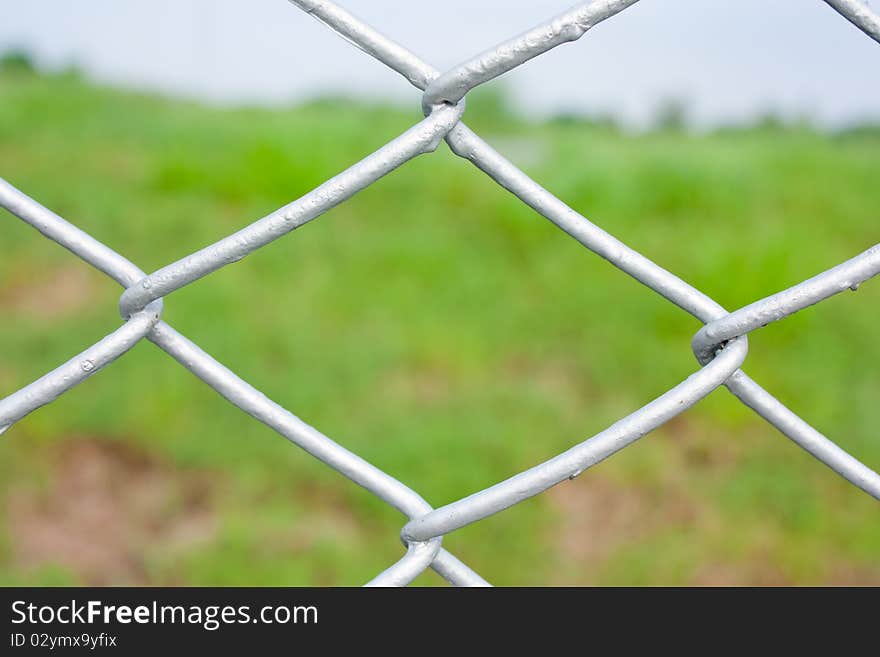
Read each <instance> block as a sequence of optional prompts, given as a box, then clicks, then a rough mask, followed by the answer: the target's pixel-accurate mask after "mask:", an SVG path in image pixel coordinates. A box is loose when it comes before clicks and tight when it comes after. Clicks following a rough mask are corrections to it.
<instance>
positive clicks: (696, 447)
mask: <svg viewBox="0 0 880 657" xmlns="http://www.w3.org/2000/svg"><path fill="white" fill-rule="evenodd" d="M660 432H661V433H662V434H663V435H665V436H668V437H669V438H671V439H672V441H673V444H674V445H675V450H676V453H677V454H678V455H679V456H680V458H681V459H682V466H683V467H684V468H687V469H688V470H692V469H700V470H703V471H707V470H708V471H711V473H712V475H713V476H717V475H719V474H721V473H723V472H726V471H729V470H732V469H733V468H734V467H735V466H736V465H737V463H738V462H739V460H740V458H741V455H742V451H743V442H744V438H743V436H742V435H734V434H732V433H729V432H725V431H722V430H720V429H718V428H717V427H706V426H705V425H704V424H703V423H700V422H694V421H693V420H692V419H691V417H690V416H689V415H688V414H687V413H682V414H681V415H677V416H675V417H674V418H672V419H671V420H669V421H668V422H667V423H666V424H664V425H663V427H662V428H661V429H660ZM743 433H744V434H747V432H743Z"/></svg>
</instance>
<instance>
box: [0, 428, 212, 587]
mask: <svg viewBox="0 0 880 657" xmlns="http://www.w3.org/2000/svg"><path fill="white" fill-rule="evenodd" d="M51 459H52V466H51V472H50V474H49V479H48V484H47V486H46V487H44V488H38V487H36V486H34V485H30V486H29V487H27V488H21V489H17V490H13V491H11V492H10V494H9V496H8V497H7V504H8V513H7V518H8V519H9V535H10V541H11V547H12V558H13V560H14V563H15V565H16V567H17V568H18V569H20V570H22V571H25V572H26V571H28V570H33V569H35V568H38V567H41V566H45V565H49V564H54V565H60V566H62V567H64V568H65V569H67V570H69V571H70V572H72V573H73V574H75V575H76V576H77V577H78V578H79V579H80V580H82V581H83V582H84V583H85V584H90V585H98V586H99V585H108V584H117V585H121V584H144V583H148V582H149V575H148V562H149V558H150V555H151V554H161V555H162V556H163V559H167V558H168V557H169V555H170V556H173V555H175V554H182V553H185V552H188V551H189V550H191V549H193V548H196V547H198V546H199V545H202V544H204V543H205V542H207V541H209V540H210V539H211V538H212V537H213V536H214V535H215V533H216V530H217V522H216V519H215V513H214V501H213V498H214V497H215V491H216V483H215V478H213V477H209V476H208V475H207V474H206V473H204V472H193V471H190V470H184V469H181V468H177V467H175V466H172V465H169V464H166V463H163V462H161V461H159V460H158V459H156V458H154V457H152V456H150V455H148V454H146V453H144V452H143V451H140V450H138V449H136V448H134V447H131V446H129V445H126V444H123V443H121V442H118V441H107V440H97V439H92V438H79V439H70V440H67V441H65V442H64V443H63V444H62V445H60V446H59V447H58V448H57V449H56V451H55V453H53V454H52V457H51Z"/></svg>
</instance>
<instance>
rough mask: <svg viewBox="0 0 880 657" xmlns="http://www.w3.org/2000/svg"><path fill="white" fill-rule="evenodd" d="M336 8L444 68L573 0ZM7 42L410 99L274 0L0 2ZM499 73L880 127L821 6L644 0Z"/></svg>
mask: <svg viewBox="0 0 880 657" xmlns="http://www.w3.org/2000/svg"><path fill="white" fill-rule="evenodd" d="M876 2H877V0H874V6H875V8H876V6H877V5H876ZM339 3H340V4H341V5H342V6H344V7H346V8H347V9H349V10H350V11H352V12H353V13H355V14H357V15H359V16H361V17H362V18H365V19H367V20H368V21H369V22H371V23H372V24H373V25H374V26H375V27H377V28H378V29H380V30H381V31H383V32H385V33H386V34H388V35H389V36H391V37H393V38H396V39H398V40H399V41H401V42H402V43H403V44H404V45H407V46H408V47H409V48H410V49H411V50H413V51H415V52H416V53H418V54H419V55H421V56H423V57H424V58H425V59H427V60H428V61H430V62H431V63H433V64H434V65H435V66H437V67H438V68H441V69H443V68H446V67H449V66H452V65H454V64H456V63H458V62H459V61H461V60H462V59H464V58H466V57H468V56H470V55H472V54H474V53H476V52H479V51H481V50H484V49H485V48H487V47H489V46H491V45H493V44H494V43H496V42H498V41H500V40H502V39H504V38H507V37H509V36H512V35H514V34H516V33H518V32H521V31H523V30H525V29H527V28H529V27H531V26H532V25H534V24H535V23H537V22H540V21H541V20H542V19H543V18H545V17H548V16H551V15H553V14H556V13H558V12H560V11H562V10H564V9H566V8H567V7H569V6H570V5H572V4H573V0H532V1H529V0H408V1H401V0H398V1H394V0H339ZM14 46H20V47H21V46H23V47H25V48H26V49H28V50H30V51H31V52H33V53H34V54H35V55H36V56H37V57H38V59H39V61H40V62H41V63H43V64H45V65H47V66H53V67H54V66H63V65H65V64H69V63H71V62H76V63H77V64H78V65H79V66H80V67H81V68H83V69H84V70H85V71H86V72H87V73H88V74H89V75H90V76H91V77H93V78H96V79H99V80H102V81H106V82H112V83H115V84H122V85H125V86H130V87H137V88H145V89H157V90H161V91H164V92H171V93H174V94H182V95H186V96H190V97H197V98H200V99H204V100H208V101H211V102H220V103H269V104H276V103H286V102H290V101H296V100H299V99H302V98H305V97H309V96H313V95H315V94H318V93H346V94H357V95H362V96H368V97H370V96H372V97H389V96H390V97H393V98H394V99H396V100H399V101H401V102H404V103H406V102H410V103H412V104H413V106H414V107H418V102H419V100H418V95H417V92H416V91H415V90H414V89H412V88H410V87H409V85H408V84H407V83H406V82H405V81H404V80H403V79H402V78H399V77H398V76H397V75H396V74H395V73H393V72H391V71H390V70H387V69H386V68H385V67H384V66H383V65H381V64H379V63H377V62H375V61H373V60H372V59H371V58H370V57H368V56H367V55H365V54H363V53H361V52H360V51H358V50H356V49H355V48H353V47H352V46H350V45H348V44H346V43H345V42H344V41H342V40H341V39H340V38H339V37H338V36H336V35H335V34H333V33H332V32H331V31H330V30H328V29H327V28H325V27H324V26H322V25H321V24H320V23H318V22H317V21H315V20H313V19H311V18H309V17H308V16H306V15H305V14H304V13H303V12H302V11H300V10H299V9H297V8H296V7H294V6H293V5H290V4H289V3H288V2H286V0H77V1H75V2H74V1H72V0H0V50H2V49H6V48H9V47H14ZM503 80H504V82H503V83H504V84H505V86H506V87H507V88H508V89H509V91H510V92H511V94H512V95H513V97H514V98H515V99H516V100H518V101H519V102H520V103H521V105H522V107H524V108H526V109H527V110H529V111H533V112H536V113H548V112H554V111H558V110H584V111H588V112H610V113H612V114H615V115H616V116H618V117H620V118H623V119H624V120H626V121H627V122H629V123H632V124H635V125H639V124H642V123H644V122H645V121H647V120H648V119H649V118H650V117H651V116H653V114H654V112H655V110H656V108H657V106H658V104H660V103H661V102H663V101H664V100H665V99H668V98H671V97H675V98H681V99H684V100H686V101H687V102H688V104H689V106H690V107H691V110H692V115H693V117H694V118H695V119H696V121H697V122H698V123H700V124H703V125H705V124H716V123H719V122H727V121H736V120H741V119H746V118H749V117H751V116H754V115H755V114H756V113H761V112H763V111H766V110H774V111H777V112H780V113H782V114H784V115H787V116H809V117H812V118H814V119H816V120H819V121H821V122H823V123H826V124H831V125H839V124H845V123H848V122H851V121H855V120H861V119H871V120H880V46H878V44H877V43H875V42H873V41H872V40H871V39H869V38H868V37H866V36H865V35H864V34H862V33H861V32H859V31H858V30H857V29H856V28H855V27H853V26H852V25H850V24H849V23H848V22H846V21H845V20H844V19H843V18H841V17H840V16H838V15H837V14H836V13H835V12H834V11H832V10H831V9H830V8H829V7H828V6H826V5H825V3H824V2H822V1H821V0H642V1H641V2H639V3H638V4H636V5H635V6H633V7H631V8H629V9H627V10H625V11H624V12H623V13H622V14H620V15H618V16H615V17H613V18H611V19H609V20H608V21H606V22H605V23H602V24H601V25H599V26H598V27H596V28H594V29H593V30H591V31H590V32H588V33H587V34H586V35H585V36H584V37H583V38H582V39H581V40H580V41H578V42H576V43H573V44H568V45H565V46H561V47H560V48H557V49H556V50H554V51H552V52H551V53H548V54H546V55H543V56H541V57H540V58H538V59H536V60H533V61H532V62H530V63H529V64H527V65H526V66H524V67H522V68H520V69H518V70H516V71H514V72H512V73H510V74H508V75H506V76H505V77H504V78H503ZM495 84H497V82H496V83H495ZM0 93H2V90H0Z"/></svg>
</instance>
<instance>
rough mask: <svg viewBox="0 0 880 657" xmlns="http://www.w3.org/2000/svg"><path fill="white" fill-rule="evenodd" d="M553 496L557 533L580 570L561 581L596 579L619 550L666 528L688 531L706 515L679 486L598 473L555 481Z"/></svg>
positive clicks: (566, 558)
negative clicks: (557, 515) (659, 487)
mask: <svg viewBox="0 0 880 657" xmlns="http://www.w3.org/2000/svg"><path fill="white" fill-rule="evenodd" d="M548 498H549V500H550V502H551V503H552V504H553V505H554V506H555V507H556V509H557V511H559V512H560V515H561V516H562V520H561V521H560V525H559V528H560V531H559V533H558V535H557V537H556V544H557V549H558V550H559V552H560V555H559V556H560V558H561V559H562V560H564V561H565V562H568V563H569V564H573V565H575V566H576V571H577V572H576V573H575V574H574V578H575V579H577V580H578V581H576V582H575V581H571V579H568V581H565V582H558V583H560V584H596V583H597V581H596V575H598V573H599V572H600V570H601V567H602V564H603V563H604V562H605V561H606V560H607V559H608V558H609V557H610V556H611V555H612V554H613V553H614V552H615V550H617V549H619V548H621V547H624V546H626V545H628V544H633V543H635V542H638V541H640V540H643V539H645V538H646V537H647V536H649V535H650V534H652V533H655V532H657V531H659V530H661V529H663V530H668V529H669V528H680V529H681V530H682V531H686V530H687V528H688V527H691V526H694V525H695V524H696V523H697V522H699V521H700V516H701V508H700V506H699V505H698V503H697V501H696V500H694V499H692V498H689V497H688V496H686V495H685V494H683V493H681V492H678V491H676V490H674V489H669V490H664V491H663V492H662V493H658V492H657V491H655V490H653V489H652V488H650V487H645V486H642V487H639V486H630V485H625V484H622V483H619V482H616V481H613V480H612V479H610V478H608V477H603V476H602V475H599V474H597V473H590V474H589V476H584V477H582V478H579V479H575V480H574V481H571V482H565V483H563V484H560V485H559V486H555V487H554V488H552V489H550V491H549V492H548ZM566 570H568V569H566ZM564 576H565V577H568V574H566V575H564Z"/></svg>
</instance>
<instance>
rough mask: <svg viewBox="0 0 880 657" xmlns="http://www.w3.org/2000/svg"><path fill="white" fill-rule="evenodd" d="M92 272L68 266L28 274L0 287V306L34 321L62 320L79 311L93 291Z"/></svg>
mask: <svg viewBox="0 0 880 657" xmlns="http://www.w3.org/2000/svg"><path fill="white" fill-rule="evenodd" d="M97 276H98V274H96V273H95V272H92V271H89V268H88V267H87V266H86V265H83V264H81V263H80V264H77V263H75V262H74V263H71V264H70V265H65V266H63V267H56V268H53V269H49V270H46V271H41V272H39V273H36V274H35V273H33V272H30V275H29V276H28V277H27V278H25V277H21V278H16V279H15V280H13V281H12V282H10V283H9V284H7V285H4V286H3V287H2V288H0V305H2V306H3V307H4V308H5V309H6V310H7V311H8V312H12V313H15V314H17V315H24V316H27V317H33V318H35V319H44V320H52V319H64V318H65V317H70V316H72V315H75V314H77V313H78V312H80V311H82V310H83V309H84V308H85V307H86V306H88V304H89V303H90V301H91V299H92V298H93V295H94V294H95V291H96V288H97Z"/></svg>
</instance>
